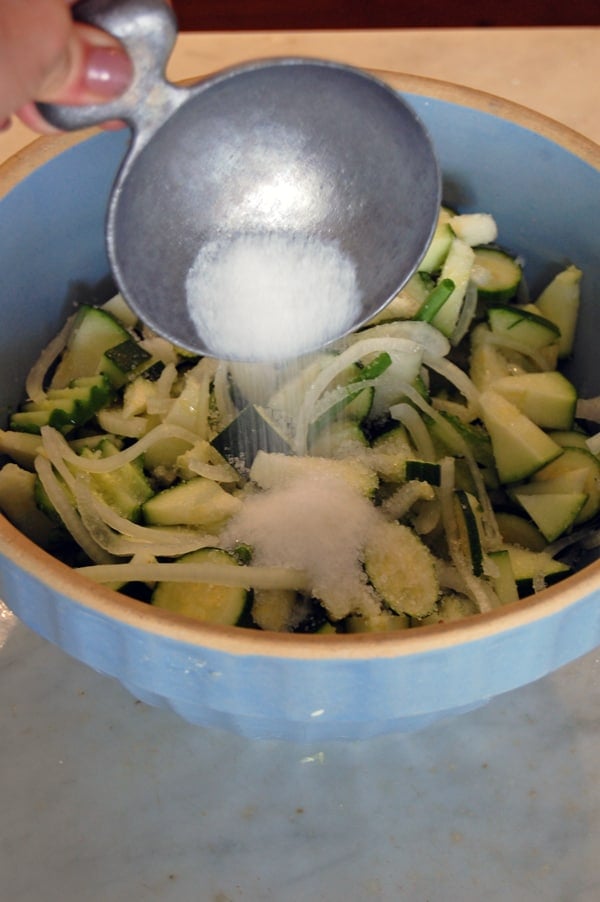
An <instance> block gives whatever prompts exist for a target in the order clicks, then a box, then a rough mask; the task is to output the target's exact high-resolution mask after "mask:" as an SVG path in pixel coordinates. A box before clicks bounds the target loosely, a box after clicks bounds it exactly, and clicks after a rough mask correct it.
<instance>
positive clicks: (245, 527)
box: [221, 473, 381, 619]
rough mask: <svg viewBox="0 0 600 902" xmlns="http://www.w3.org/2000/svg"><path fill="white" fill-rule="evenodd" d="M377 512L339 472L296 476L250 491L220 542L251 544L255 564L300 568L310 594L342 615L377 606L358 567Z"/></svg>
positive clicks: (340, 616) (335, 616) (333, 614)
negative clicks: (257, 492) (265, 487)
mask: <svg viewBox="0 0 600 902" xmlns="http://www.w3.org/2000/svg"><path fill="white" fill-rule="evenodd" d="M380 517H381V514H380V513H379V512H378V510H377V509H376V508H375V507H374V506H373V505H372V504H371V502H370V501H369V500H368V499H367V498H365V496H364V495H362V494H361V493H360V492H359V491H358V490H357V489H356V488H354V487H353V486H351V485H350V484H349V483H348V482H346V481H345V480H344V479H342V478H340V477H339V476H334V475H331V474H325V473H319V474H311V475H303V476H298V477H297V478H293V479H291V480H290V481H289V482H288V483H287V484H285V485H283V486H281V487H279V488H274V489H271V490H269V491H267V492H264V493H261V494H257V495H250V496H248V497H247V498H246V499H245V500H244V504H243V507H242V508H241V509H240V511H239V512H238V513H237V514H235V515H234V516H233V518H232V519H231V520H230V522H229V524H228V526H227V528H226V530H225V533H224V534H223V535H222V536H221V540H222V541H224V543H225V545H228V546H229V547H233V546H234V545H236V544H237V543H245V544H248V545H251V546H252V548H253V555H252V563H253V564H255V565H257V566H272V567H291V568H293V569H295V570H303V571H304V572H305V573H306V576H307V582H308V584H309V587H310V591H311V593H312V594H313V595H314V596H315V597H317V598H320V599H323V600H324V601H325V606H326V607H327V609H328V611H329V612H330V614H331V615H332V616H333V617H334V618H335V619H342V618H343V617H346V616H347V615H348V614H350V613H352V612H353V611H363V612H364V613H368V612H372V611H376V610H378V608H379V604H378V602H377V600H376V599H375V596H374V594H373V592H372V590H371V589H370V587H369V586H368V585H367V580H366V576H365V573H364V569H363V567H362V563H361V562H362V559H363V556H364V548H365V544H366V541H367V538H368V536H369V534H370V533H371V532H372V530H373V529H374V528H375V526H376V525H377V523H379V522H380Z"/></svg>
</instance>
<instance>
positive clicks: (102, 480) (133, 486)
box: [81, 439, 154, 522]
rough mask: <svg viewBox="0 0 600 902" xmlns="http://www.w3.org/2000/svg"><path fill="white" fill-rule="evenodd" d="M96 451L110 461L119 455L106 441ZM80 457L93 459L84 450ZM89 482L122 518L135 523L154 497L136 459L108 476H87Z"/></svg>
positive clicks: (86, 450)
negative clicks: (143, 508) (144, 507)
mask: <svg viewBox="0 0 600 902" xmlns="http://www.w3.org/2000/svg"><path fill="white" fill-rule="evenodd" d="M99 451H100V454H101V456H102V457H110V456H111V455H113V454H116V453H118V448H116V447H115V446H114V445H113V444H112V442H110V441H109V440H108V439H105V440H104V441H102V442H101V443H100V445H99ZM81 456H82V457H95V456H96V455H95V454H94V452H93V451H90V450H89V449H84V450H83V451H82V453H81ZM89 479H90V488H91V489H92V491H94V492H97V493H98V495H99V496H100V497H101V498H102V499H103V500H104V501H105V502H106V503H107V504H109V505H110V506H111V507H112V508H114V509H115V510H116V511H117V512H118V513H119V514H120V515H121V516H122V517H126V518H127V519H128V520H133V521H136V522H137V521H138V520H139V519H140V517H141V511H142V505H143V504H144V503H145V502H146V501H148V499H149V498H151V497H152V496H153V494H154V492H153V489H152V486H151V485H150V483H149V481H148V479H147V478H146V476H145V474H144V470H143V468H142V465H141V461H140V460H139V459H138V460H134V461H131V462H129V463H126V464H124V465H123V466H122V467H119V469H118V470H113V471H112V472H110V473H90V475H89Z"/></svg>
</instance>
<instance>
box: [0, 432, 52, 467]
mask: <svg viewBox="0 0 600 902" xmlns="http://www.w3.org/2000/svg"><path fill="white" fill-rule="evenodd" d="M41 448H42V441H41V439H40V437H39V436H38V435H36V434H34V433H28V432H15V431H14V430H13V429H0V454H8V456H9V457H10V458H12V460H14V461H15V463H17V464H19V466H21V467H25V469H26V470H33V462H34V460H35V458H36V457H37V455H38V454H39V453H40V450H41Z"/></svg>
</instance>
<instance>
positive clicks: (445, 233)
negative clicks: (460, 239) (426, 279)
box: [419, 216, 454, 273]
mask: <svg viewBox="0 0 600 902" xmlns="http://www.w3.org/2000/svg"><path fill="white" fill-rule="evenodd" d="M453 240H454V232H453V231H452V229H451V228H450V225H449V224H448V220H447V218H446V217H444V216H440V217H439V219H438V223H437V225H436V227H435V231H434V233H433V238H432V239H431V242H430V244H429V247H428V248H427V251H426V253H425V256H424V257H423V259H422V260H421V263H420V264H419V272H425V273H432V272H437V271H438V270H439V269H441V267H442V265H443V263H444V260H445V259H446V257H447V256H448V251H449V250H450V245H451V244H452V242H453Z"/></svg>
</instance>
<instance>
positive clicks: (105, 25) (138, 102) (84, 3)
mask: <svg viewBox="0 0 600 902" xmlns="http://www.w3.org/2000/svg"><path fill="white" fill-rule="evenodd" d="M72 14H73V18H74V19H75V21H77V22H83V23H85V24H87V25H93V26H95V27H97V28H101V29H103V30H104V31H107V32H108V33H109V34H111V35H113V37H115V38H117V40H119V41H120V42H121V43H122V44H123V47H124V48H125V50H126V51H127V53H128V54H129V56H130V58H131V62H132V66H133V76H132V80H131V83H130V85H129V87H128V88H127V90H126V91H125V92H124V94H122V95H121V96H120V97H118V98H116V99H115V100H111V101H108V102H106V103H99V104H86V105H83V106H78V105H77V106H76V105H64V104H52V103H39V104H38V109H39V111H40V113H41V114H42V116H43V117H44V118H45V119H46V121H47V122H49V123H50V124H51V125H53V126H55V127H56V128H60V129H63V130H65V131H73V130H75V129H79V128H87V127H88V126H90V125H98V124H100V123H101V122H106V121H108V120H112V119H121V120H123V121H125V122H127V123H128V124H129V125H131V126H132V127H133V128H134V129H135V131H136V132H141V131H143V130H145V129H147V130H149V131H154V129H155V128H156V127H157V125H159V124H160V123H161V122H162V121H163V119H165V118H166V117H167V116H168V115H170V113H172V112H173V110H174V109H176V108H177V107H178V106H179V104H180V103H182V102H183V100H185V95H186V92H185V91H183V90H182V89H179V88H176V87H175V85H173V84H171V83H170V82H168V81H167V80H166V79H165V67H166V65H167V61H168V59H169V56H170V54H171V51H172V49H173V45H174V43H175V38H176V36H177V23H176V19H175V15H174V13H173V11H172V9H171V7H170V6H169V5H168V4H167V3H165V2H164V0H80V2H79V3H76V4H75V6H74V7H73V11H72Z"/></svg>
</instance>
